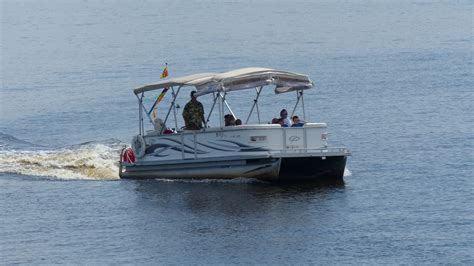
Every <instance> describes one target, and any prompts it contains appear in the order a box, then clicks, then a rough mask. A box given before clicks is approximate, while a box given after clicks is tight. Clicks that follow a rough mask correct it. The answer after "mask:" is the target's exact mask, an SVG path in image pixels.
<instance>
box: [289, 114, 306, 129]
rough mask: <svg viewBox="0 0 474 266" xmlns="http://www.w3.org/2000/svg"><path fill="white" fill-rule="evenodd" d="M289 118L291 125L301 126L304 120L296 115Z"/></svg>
mask: <svg viewBox="0 0 474 266" xmlns="http://www.w3.org/2000/svg"><path fill="white" fill-rule="evenodd" d="M291 120H293V125H291V126H292V127H302V126H304V123H305V122H304V121H303V120H300V119H299V117H298V116H297V115H295V116H293V117H292V118H291Z"/></svg>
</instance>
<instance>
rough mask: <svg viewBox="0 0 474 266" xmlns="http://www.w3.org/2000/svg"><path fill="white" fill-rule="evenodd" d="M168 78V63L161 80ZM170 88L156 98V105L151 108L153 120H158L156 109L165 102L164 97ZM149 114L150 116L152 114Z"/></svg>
mask: <svg viewBox="0 0 474 266" xmlns="http://www.w3.org/2000/svg"><path fill="white" fill-rule="evenodd" d="M166 77H168V63H166V65H165V69H163V72H161V75H160V79H163V78H166ZM168 89H169V88H164V89H163V91H161V93H160V95H158V97H157V98H156V101H155V103H153V106H152V107H151V110H150V113H151V112H153V113H152V117H153V120H155V118H156V107H157V106H158V104H159V103H160V102H161V100H163V97H165V94H166V92H167V91H168ZM150 113H148V114H150Z"/></svg>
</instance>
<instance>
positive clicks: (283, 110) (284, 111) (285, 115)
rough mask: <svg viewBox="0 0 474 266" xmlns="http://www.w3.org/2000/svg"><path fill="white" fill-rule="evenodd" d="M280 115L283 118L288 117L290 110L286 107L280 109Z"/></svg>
mask: <svg viewBox="0 0 474 266" xmlns="http://www.w3.org/2000/svg"><path fill="white" fill-rule="evenodd" d="M280 117H281V118H283V119H285V118H287V117H288V112H287V111H286V109H282V110H281V111H280Z"/></svg>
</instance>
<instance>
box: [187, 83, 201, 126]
mask: <svg viewBox="0 0 474 266" xmlns="http://www.w3.org/2000/svg"><path fill="white" fill-rule="evenodd" d="M195 93H196V91H192V92H191V100H190V101H189V102H188V103H187V104H186V106H184V110H183V118H184V124H185V129H187V130H199V129H201V128H202V123H203V122H204V123H205V120H204V107H202V103H200V102H199V101H198V100H197V99H196V96H194V94H195Z"/></svg>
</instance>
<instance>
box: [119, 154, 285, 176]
mask: <svg viewBox="0 0 474 266" xmlns="http://www.w3.org/2000/svg"><path fill="white" fill-rule="evenodd" d="M280 162H281V159H278V158H261V159H250V160H245V159H243V160H232V161H217V162H216V161H214V162H199V163H196V162H192V161H191V162H183V163H177V164H166V165H148V166H144V165H142V166H137V165H130V166H125V167H124V171H122V172H121V174H120V177H121V178H125V179H150V178H165V179H232V178H237V177H247V178H258V179H262V180H268V181H271V180H277V179H278V173H279V169H280Z"/></svg>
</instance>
